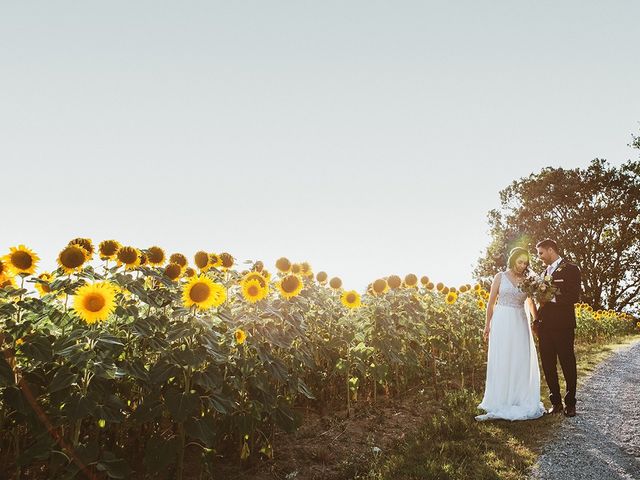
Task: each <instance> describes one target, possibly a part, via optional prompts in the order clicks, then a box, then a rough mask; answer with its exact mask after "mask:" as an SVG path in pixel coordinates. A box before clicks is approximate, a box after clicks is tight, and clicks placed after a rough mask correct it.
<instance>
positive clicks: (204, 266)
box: [193, 250, 209, 272]
mask: <svg viewBox="0 0 640 480" xmlns="http://www.w3.org/2000/svg"><path fill="white" fill-rule="evenodd" d="M193 261H194V263H195V264H196V267H198V268H199V269H200V271H201V272H206V271H207V270H209V254H208V253H207V252H204V251H202V250H200V251H199V252H196V254H195V255H194V256H193Z"/></svg>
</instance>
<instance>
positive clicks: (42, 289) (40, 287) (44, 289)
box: [35, 272, 53, 297]
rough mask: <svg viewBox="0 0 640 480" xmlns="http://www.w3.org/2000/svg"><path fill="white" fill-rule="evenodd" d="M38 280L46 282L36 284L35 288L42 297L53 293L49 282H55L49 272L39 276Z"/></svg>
mask: <svg viewBox="0 0 640 480" xmlns="http://www.w3.org/2000/svg"><path fill="white" fill-rule="evenodd" d="M38 280H42V282H45V283H42V282H36V284H35V288H36V290H37V291H38V293H39V294H40V296H41V297H44V296H45V295H46V294H47V293H51V286H50V285H49V282H51V280H53V275H51V274H50V273H48V272H44V273H41V274H40V275H38Z"/></svg>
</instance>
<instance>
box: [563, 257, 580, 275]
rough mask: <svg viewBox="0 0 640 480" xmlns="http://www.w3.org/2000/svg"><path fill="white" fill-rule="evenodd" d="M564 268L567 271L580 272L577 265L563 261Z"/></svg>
mask: <svg viewBox="0 0 640 480" xmlns="http://www.w3.org/2000/svg"><path fill="white" fill-rule="evenodd" d="M563 263H564V268H566V269H568V270H574V271H578V272H579V271H580V267H578V265H576V264H575V263H573V262H569V261H566V260H565V261H564V262H563Z"/></svg>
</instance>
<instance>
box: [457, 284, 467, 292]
mask: <svg viewBox="0 0 640 480" xmlns="http://www.w3.org/2000/svg"><path fill="white" fill-rule="evenodd" d="M459 290H460V293H464V292H466V291H467V290H469V288H467V286H466V285H461V286H460V288H459Z"/></svg>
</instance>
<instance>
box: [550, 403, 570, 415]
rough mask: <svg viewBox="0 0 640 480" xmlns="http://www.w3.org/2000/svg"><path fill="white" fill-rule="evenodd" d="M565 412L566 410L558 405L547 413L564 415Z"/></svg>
mask: <svg viewBox="0 0 640 480" xmlns="http://www.w3.org/2000/svg"><path fill="white" fill-rule="evenodd" d="M574 410H575V409H574ZM563 411H564V409H563V408H562V404H561V403H558V404H557V405H554V406H553V407H551V408H550V409H549V410H547V413H562V412H563Z"/></svg>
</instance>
